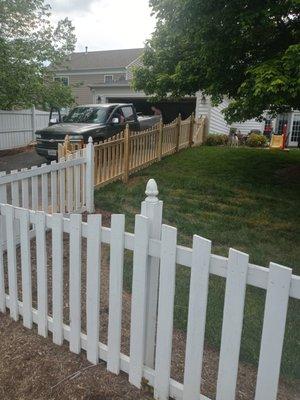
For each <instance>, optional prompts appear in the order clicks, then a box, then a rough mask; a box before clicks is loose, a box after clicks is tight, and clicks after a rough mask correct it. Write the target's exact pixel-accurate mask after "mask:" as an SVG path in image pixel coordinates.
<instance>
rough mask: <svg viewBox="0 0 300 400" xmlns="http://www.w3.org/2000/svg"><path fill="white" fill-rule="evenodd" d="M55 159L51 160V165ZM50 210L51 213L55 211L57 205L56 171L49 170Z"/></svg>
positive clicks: (54, 162)
mask: <svg viewBox="0 0 300 400" xmlns="http://www.w3.org/2000/svg"><path fill="white" fill-rule="evenodd" d="M55 164H56V161H51V165H55ZM50 182H51V210H52V213H56V212H57V211H58V207H57V171H51V177H50Z"/></svg>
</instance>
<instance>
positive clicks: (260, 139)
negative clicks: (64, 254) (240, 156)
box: [246, 133, 267, 147]
mask: <svg viewBox="0 0 300 400" xmlns="http://www.w3.org/2000/svg"><path fill="white" fill-rule="evenodd" d="M266 143H267V138H266V137H265V136H263V135H258V134H257V133H251V134H250V135H249V137H248V138H247V140H246V145H247V146H250V147H264V146H265V145H266Z"/></svg>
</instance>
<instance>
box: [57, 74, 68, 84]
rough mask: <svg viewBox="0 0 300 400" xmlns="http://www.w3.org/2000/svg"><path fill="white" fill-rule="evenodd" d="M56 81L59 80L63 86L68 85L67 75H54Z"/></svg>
mask: <svg viewBox="0 0 300 400" xmlns="http://www.w3.org/2000/svg"><path fill="white" fill-rule="evenodd" d="M54 80H55V81H56V82H61V83H62V84H63V85H64V86H69V77H68V76H56V77H55V78H54Z"/></svg>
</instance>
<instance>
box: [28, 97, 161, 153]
mask: <svg viewBox="0 0 300 400" xmlns="http://www.w3.org/2000/svg"><path fill="white" fill-rule="evenodd" d="M160 118H161V117H160V116H155V115H154V116H149V117H148V116H138V115H137V113H136V110H135V108H134V106H133V104H87V105H82V106H78V107H75V108H73V109H72V110H71V111H70V112H69V114H67V115H66V116H64V117H63V118H62V121H60V119H61V118H60V116H59V120H57V121H56V120H55V121H54V120H53V119H50V122H49V126H48V127H47V128H44V129H41V130H39V131H36V133H35V135H36V142H37V145H36V151H37V153H38V154H39V155H41V156H44V157H46V158H47V159H48V160H55V159H56V158H57V148H58V143H62V142H63V141H64V139H65V136H66V135H69V137H70V141H71V142H73V143H74V142H75V143H76V142H82V141H83V142H84V143H87V142H88V138H89V137H90V136H91V137H92V138H93V141H94V143H98V142H101V141H103V140H105V139H107V138H109V137H111V136H114V135H116V134H117V133H119V132H121V131H122V130H124V129H125V126H126V124H129V127H130V129H131V130H133V131H140V130H145V129H148V128H150V127H151V126H153V125H155V124H156V123H158V122H159V121H160Z"/></svg>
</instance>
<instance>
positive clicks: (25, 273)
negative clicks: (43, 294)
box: [20, 209, 32, 329]
mask: <svg viewBox="0 0 300 400" xmlns="http://www.w3.org/2000/svg"><path fill="white" fill-rule="evenodd" d="M20 213H21V214H20V239H21V269H22V302H23V324H24V326H25V327H26V328H29V329H31V328H32V287H31V253H30V236H29V229H30V224H29V211H28V210H23V209H20Z"/></svg>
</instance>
